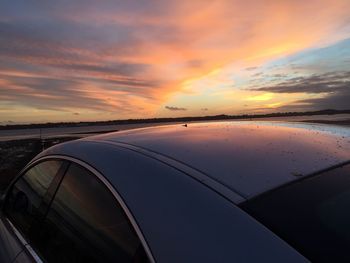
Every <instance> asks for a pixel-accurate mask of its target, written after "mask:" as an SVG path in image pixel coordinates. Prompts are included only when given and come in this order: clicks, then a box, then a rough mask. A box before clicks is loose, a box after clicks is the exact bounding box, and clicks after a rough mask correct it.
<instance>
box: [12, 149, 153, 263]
mask: <svg viewBox="0 0 350 263" xmlns="http://www.w3.org/2000/svg"><path fill="white" fill-rule="evenodd" d="M52 159H54V160H61V161H68V162H70V163H74V164H77V165H80V166H82V167H83V168H85V169H86V170H88V171H89V172H91V173H92V174H93V175H94V176H95V177H97V179H98V180H99V181H101V182H102V184H104V186H105V187H107V189H108V190H109V191H110V193H112V195H113V196H114V198H115V200H116V201H117V202H118V204H119V205H120V207H121V208H122V210H123V211H124V213H125V215H126V217H127V219H128V220H129V223H130V224H131V225H132V227H133V229H134V231H135V233H136V235H137V237H138V239H139V240H140V242H141V244H142V246H143V248H144V250H145V252H146V254H147V257H148V259H149V261H150V262H151V263H155V262H156V261H155V259H154V257H153V254H152V252H151V249H150V248H149V246H148V244H147V241H146V239H145V237H144V236H143V234H142V231H141V229H140V228H139V226H138V224H137V222H136V220H135V218H134V216H133V215H132V213H131V211H130V210H129V208H128V206H127V205H126V203H125V202H124V200H123V199H122V197H121V196H120V195H119V193H118V192H117V191H116V189H115V188H114V187H113V186H112V185H111V183H110V182H109V181H108V180H107V179H106V178H105V177H104V176H103V175H102V174H101V173H100V172H99V171H98V170H97V169H95V168H94V167H92V166H91V165H89V164H87V163H86V162H84V161H82V160H80V159H77V158H74V157H70V156H66V155H48V156H44V157H41V158H39V159H37V160H35V161H34V162H32V163H30V164H28V165H27V166H26V167H25V168H24V169H23V170H22V171H21V172H20V174H19V176H18V177H16V179H15V180H14V181H13V183H11V185H10V186H9V188H8V189H11V187H12V185H13V184H14V183H15V182H16V181H17V180H18V178H20V177H21V176H22V175H23V173H25V172H26V171H27V170H28V169H30V168H31V167H33V166H34V165H36V164H38V163H40V162H43V161H46V160H52ZM62 165H63V164H62ZM68 166H70V164H68ZM66 172H67V169H66V170H65V173H66ZM57 175H58V174H56V176H57ZM64 176H65V174H64V175H63V177H62V178H64ZM59 187H60V183H59V184H58V187H57V189H56V191H57V190H58V189H59ZM7 194H8V191H6V196H7ZM53 198H54V196H53ZM51 201H52V200H51ZM49 207H50V206H49ZM6 219H7V220H8V221H9V219H8V218H7V217H6ZM9 222H10V221H9ZM10 223H11V222H10ZM11 225H12V224H11ZM12 227H13V228H14V226H13V225H12ZM15 230H16V229H15ZM15 233H16V231H15ZM19 234H20V233H19ZM16 235H17V233H16ZM20 236H21V237H22V238H23V236H22V235H20ZM24 240H25V239H24ZM23 245H24V246H25V247H26V249H27V250H28V252H29V253H30V254H31V255H32V256H33V254H32V253H31V250H33V248H32V247H30V246H29V244H28V242H26V244H23ZM27 246H29V247H27ZM33 252H34V250H33ZM34 254H35V256H36V257H34V256H33V258H34V259H35V260H36V262H40V263H41V262H43V261H42V260H41V259H40V257H38V255H37V254H36V253H35V252H34ZM37 259H39V260H40V261H37Z"/></svg>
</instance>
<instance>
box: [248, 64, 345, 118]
mask: <svg viewBox="0 0 350 263" xmlns="http://www.w3.org/2000/svg"><path fill="white" fill-rule="evenodd" d="M251 90H253V91H265V92H273V93H300V92H303V93H308V94H318V95H321V96H320V97H319V96H318V97H317V98H312V97H311V98H308V99H303V100H298V101H295V102H294V103H291V104H290V105H286V106H282V107H279V108H278V110H281V111H283V110H288V111H304V110H322V109H350V71H347V72H328V73H324V74H319V75H316V74H314V75H311V76H308V77H296V78H292V79H289V80H288V81H286V82H283V83H278V84H276V85H271V86H265V87H261V88H254V89H251Z"/></svg>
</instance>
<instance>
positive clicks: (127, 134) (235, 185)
mask: <svg viewBox="0 0 350 263" xmlns="http://www.w3.org/2000/svg"><path fill="white" fill-rule="evenodd" d="M83 140H88V141H95V142H111V143H121V144H125V145H131V146H133V147H137V148H140V149H145V150H147V151H149V152H152V153H156V154H161V155H163V156H166V157H167V158H168V159H171V160H175V161H178V162H180V163H183V164H186V165H187V166H189V167H191V168H193V169H196V170H197V171H200V172H201V173H203V174H204V175H206V176H208V177H209V178H211V179H214V180H215V181H217V182H219V183H221V184H222V185H224V186H225V187H228V188H230V189H231V190H232V191H234V192H235V193H238V194H239V195H240V196H242V197H243V198H244V199H249V198H251V197H254V196H256V195H258V194H261V193H263V192H265V191H268V190H271V189H274V188H276V187H278V186H281V185H283V184H286V183H289V182H291V181H295V180H298V179H299V178H302V177H305V176H308V175H311V174H313V173H316V172H319V171H321V170H323V169H326V168H329V167H332V166H335V165H339V164H342V163H344V162H347V161H349V160H350V129H349V128H346V127H340V126H339V127H338V126H330V125H322V124H308V123H291V122H266V121H264V122H263V121H225V122H206V123H189V124H187V125H182V124H175V125H166V126H157V127H151V128H142V129H135V130H129V131H122V132H114V133H109V134H103V135H97V136H92V137H88V138H85V139H83Z"/></svg>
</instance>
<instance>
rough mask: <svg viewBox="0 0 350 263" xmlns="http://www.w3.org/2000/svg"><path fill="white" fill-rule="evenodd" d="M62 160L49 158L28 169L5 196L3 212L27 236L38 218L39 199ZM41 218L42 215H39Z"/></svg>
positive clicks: (44, 192) (40, 199) (39, 213)
mask: <svg viewBox="0 0 350 263" xmlns="http://www.w3.org/2000/svg"><path fill="white" fill-rule="evenodd" d="M61 164H62V162H61V161H58V160H49V161H44V162H41V163H39V164H37V165H35V166H34V167H32V168H31V169H29V170H28V171H27V172H26V173H25V174H24V175H23V176H21V177H20V178H19V179H18V180H17V181H16V182H15V183H14V185H13V186H12V188H11V189H10V192H9V194H8V197H7V201H6V205H5V213H6V215H7V217H8V218H9V219H10V221H11V222H12V223H13V225H14V226H15V227H16V228H17V229H18V230H19V231H20V232H21V233H22V234H23V235H24V236H25V237H27V238H29V236H30V234H29V232H30V229H31V227H32V226H33V224H34V223H35V222H38V221H39V220H40V216H42V213H41V212H40V211H39V210H40V206H41V201H42V199H43V197H44V195H45V194H46V192H47V190H48V188H49V186H50V184H51V182H52V180H53V179H54V177H55V175H56V174H57V173H58V171H59V169H60V167H61ZM41 218H42V217H41Z"/></svg>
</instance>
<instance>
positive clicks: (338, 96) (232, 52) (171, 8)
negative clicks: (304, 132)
mask: <svg viewBox="0 0 350 263" xmlns="http://www.w3.org/2000/svg"><path fill="white" fill-rule="evenodd" d="M349 10H350V1H349V0H307V1H305V0H304V1H299V0H289V1H288V0H276V1H268V0H266V1H262V0H256V1H253V0H244V1H241V0H239V1H238V0H237V1H235V0H227V1H225V0H222V1H207V0H190V1H189V0H181V1H180V0H177V1H150V0H139V1H130V0H129V1H116V0H110V1H107V0H106V1H105V0H103V1H102V0H95V1H93V0H75V1H71V0H70V1H68V0H61V1H39V0H18V1H17V0H2V1H1V2H0V124H11V123H37V122H57V121H95V120H96V121H97V120H113V119H126V118H153V117H178V116H203V115H216V114H242V113H248V114H251V113H265V112H279V111H305V110H320V109H330V108H332V109H350V11H349Z"/></svg>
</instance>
